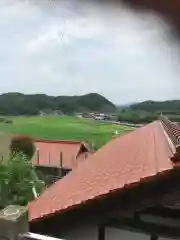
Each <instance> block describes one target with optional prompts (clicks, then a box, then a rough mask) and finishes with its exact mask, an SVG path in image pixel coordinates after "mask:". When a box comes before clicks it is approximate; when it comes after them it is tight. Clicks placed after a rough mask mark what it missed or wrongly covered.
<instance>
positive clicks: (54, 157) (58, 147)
mask: <svg viewBox="0 0 180 240" xmlns="http://www.w3.org/2000/svg"><path fill="white" fill-rule="evenodd" d="M35 146H36V149H37V150H38V153H39V154H38V155H39V160H38V155H37V153H36V154H35V155H34V157H33V159H32V163H33V164H36V165H43V166H47V165H48V166H53V167H60V152H62V165H63V168H66V169H73V168H74V167H75V166H77V165H78V164H79V162H82V161H83V160H84V159H85V158H86V155H85V153H84V152H81V151H80V150H81V147H82V146H84V147H85V149H86V150H87V151H88V149H87V148H86V146H85V145H84V143H83V142H80V141H64V140H59V141H50V140H36V141H35Z"/></svg>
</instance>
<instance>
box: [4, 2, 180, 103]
mask: <svg viewBox="0 0 180 240" xmlns="http://www.w3.org/2000/svg"><path fill="white" fill-rule="evenodd" d="M90 2H91V3H90ZM168 30H169V27H167V26H166V25H165V24H164V23H163V22H162V21H160V19H158V18H157V17H155V16H154V15H145V14H138V15H137V14H135V13H134V12H133V11H130V10H128V9H127V8H125V7H123V6H121V5H118V6H115V5H112V6H108V5H107V6H105V5H104V6H102V4H101V5H100V4H93V2H92V1H89V2H88V1H87V2H86V1H85V0H84V1H83V3H80V2H77V1H74V0H65V1H61V0H51V1H50V0H41V1H40V0H38V1H35V0H34V1H33V0H29V1H28V0H21V1H18V0H0V81H1V85H0V86H1V87H0V92H12V91H18V92H23V93H46V94H50V95H80V94H85V93H90V92H98V93H100V94H103V95H104V96H106V97H108V98H109V99H110V100H111V101H113V102H114V103H117V104H124V103H128V102H134V101H141V100H147V99H153V100H165V99H177V98H179V89H180V88H179V78H180V64H179V59H178V56H180V53H179V49H178V47H177V45H176V44H175V43H174V42H173V43H172V42H171V41H170V38H169V37H168V35H167V34H168Z"/></svg>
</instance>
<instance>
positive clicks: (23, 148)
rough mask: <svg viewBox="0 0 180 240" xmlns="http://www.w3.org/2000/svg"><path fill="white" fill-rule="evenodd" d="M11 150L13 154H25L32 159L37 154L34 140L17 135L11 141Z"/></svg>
mask: <svg viewBox="0 0 180 240" xmlns="http://www.w3.org/2000/svg"><path fill="white" fill-rule="evenodd" d="M10 150H11V152H12V153H14V152H15V153H23V154H24V155H25V156H26V157H28V158H29V159H31V158H32V157H33V155H34V152H35V146H34V143H33V140H32V139H31V138H30V137H28V136H24V135H16V136H14V137H13V138H12V139H11V144H10Z"/></svg>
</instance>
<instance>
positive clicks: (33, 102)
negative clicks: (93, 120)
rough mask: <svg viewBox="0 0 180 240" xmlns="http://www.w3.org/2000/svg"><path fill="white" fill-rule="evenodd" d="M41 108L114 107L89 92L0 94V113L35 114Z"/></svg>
mask: <svg viewBox="0 0 180 240" xmlns="http://www.w3.org/2000/svg"><path fill="white" fill-rule="evenodd" d="M41 110H48V111H49V110H50V111H51V110H61V111H62V112H63V113H73V112H79V111H103V112H113V111H115V110H116V107H115V105H114V104H113V103H111V102H110V101H109V100H107V99H106V98H105V97H103V96H101V95H99V94H96V93H90V94H87V95H83V96H58V97H54V96H48V95H45V94H33V95H25V94H22V93H6V94H2V95H0V115H35V114H38V113H39V111H41Z"/></svg>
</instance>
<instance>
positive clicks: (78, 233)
mask: <svg viewBox="0 0 180 240" xmlns="http://www.w3.org/2000/svg"><path fill="white" fill-rule="evenodd" d="M105 234H106V237H105V240H150V236H149V235H146V234H143V233H136V232H131V231H126V230H121V229H117V228H107V227H106V230H105ZM59 237H60V238H62V239H64V240H98V227H97V226H96V225H94V226H93V225H84V226H82V225H81V226H78V225H76V224H74V227H71V228H69V229H64V230H61V234H60V236H59ZM158 240H173V239H170V238H161V237H159V238H158Z"/></svg>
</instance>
